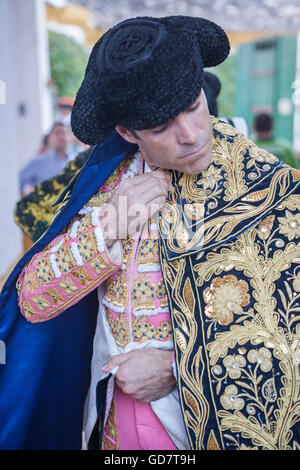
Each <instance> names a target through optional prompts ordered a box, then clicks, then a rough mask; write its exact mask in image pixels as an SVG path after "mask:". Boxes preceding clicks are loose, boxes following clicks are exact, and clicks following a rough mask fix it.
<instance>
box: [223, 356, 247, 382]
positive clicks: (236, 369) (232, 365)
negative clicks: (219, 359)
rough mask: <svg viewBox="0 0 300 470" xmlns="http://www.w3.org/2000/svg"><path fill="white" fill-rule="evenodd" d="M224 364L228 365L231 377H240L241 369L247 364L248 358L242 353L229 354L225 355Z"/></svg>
mask: <svg viewBox="0 0 300 470" xmlns="http://www.w3.org/2000/svg"><path fill="white" fill-rule="evenodd" d="M223 364H224V366H225V367H226V369H227V371H228V374H229V377H230V378H231V379H239V378H240V376H241V369H242V368H243V367H245V365H246V360H245V358H244V357H243V356H240V355H237V356H231V355H229V356H226V357H225V359H224V360H223Z"/></svg>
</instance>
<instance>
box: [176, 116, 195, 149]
mask: <svg viewBox="0 0 300 470" xmlns="http://www.w3.org/2000/svg"><path fill="white" fill-rule="evenodd" d="M175 120H176V123H175V125H176V136H177V140H178V143H179V144H181V145H183V144H195V143H196V142H197V141H198V137H199V130H198V129H197V126H196V125H195V123H193V122H192V119H191V118H190V117H189V116H187V115H184V114H183V115H181V116H180V115H179V116H177V118H175Z"/></svg>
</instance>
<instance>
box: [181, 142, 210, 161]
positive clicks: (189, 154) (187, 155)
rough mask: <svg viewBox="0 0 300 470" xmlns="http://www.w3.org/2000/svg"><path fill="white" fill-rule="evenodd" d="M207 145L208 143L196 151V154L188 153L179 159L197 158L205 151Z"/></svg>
mask: <svg viewBox="0 0 300 470" xmlns="http://www.w3.org/2000/svg"><path fill="white" fill-rule="evenodd" d="M206 144H207V141H206V142H205V143H204V144H203V145H202V146H201V147H199V148H198V149H197V150H195V151H194V152H191V153H187V154H186V155H182V156H181V157H179V158H180V159H181V158H193V157H195V156H196V155H198V154H199V153H200V152H201V151H202V150H203V149H204V147H205V146H206Z"/></svg>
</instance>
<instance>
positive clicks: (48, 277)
mask: <svg viewBox="0 0 300 470" xmlns="http://www.w3.org/2000/svg"><path fill="white" fill-rule="evenodd" d="M35 272H36V275H37V279H38V281H39V283H40V284H41V285H44V284H48V283H50V282H51V281H53V279H54V277H55V276H54V271H53V269H52V267H51V263H50V260H49V258H45V257H43V258H42V259H41V260H40V261H39V262H38V264H37V266H36V268H35Z"/></svg>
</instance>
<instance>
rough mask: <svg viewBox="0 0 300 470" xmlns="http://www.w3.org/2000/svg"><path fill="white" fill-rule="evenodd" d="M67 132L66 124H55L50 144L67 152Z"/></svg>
mask: <svg viewBox="0 0 300 470" xmlns="http://www.w3.org/2000/svg"><path fill="white" fill-rule="evenodd" d="M67 144H68V141H67V132H66V128H65V126H63V125H61V124H58V125H57V126H54V128H53V129H52V132H51V134H50V145H51V147H53V148H54V149H55V150H56V151H60V152H65V151H66V148H67Z"/></svg>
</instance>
